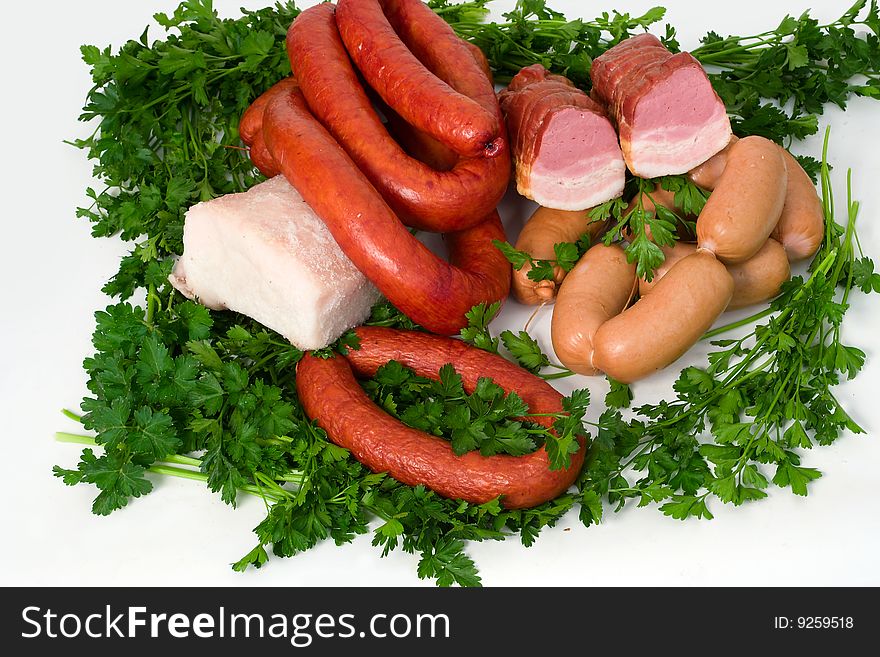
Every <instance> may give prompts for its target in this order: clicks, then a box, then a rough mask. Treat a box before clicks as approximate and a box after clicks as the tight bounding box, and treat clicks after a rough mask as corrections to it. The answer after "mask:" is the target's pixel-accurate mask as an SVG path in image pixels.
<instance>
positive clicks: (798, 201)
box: [688, 137, 825, 261]
mask: <svg viewBox="0 0 880 657" xmlns="http://www.w3.org/2000/svg"><path fill="white" fill-rule="evenodd" d="M736 141H737V137H733V139H732V140H731V143H730V145H729V146H728V147H727V148H725V149H724V150H723V151H721V152H720V153H718V154H717V155H715V156H713V157H711V158H710V159H709V160H708V161H707V162H705V163H704V164H701V165H700V166H698V167H696V168H695V169H692V170H691V171H690V173H688V177H689V178H690V180H691V182H693V183H694V184H695V185H697V186H698V187H701V188H702V189H705V190H708V191H712V190H713V189H714V188H715V185H716V184H717V183H718V179H719V178H720V177H721V174H722V173H723V172H724V167H725V166H727V156H728V154H729V153H730V149H731V148H732V147H733V144H734V143H735V142H736ZM779 149H780V151H781V152H782V157H783V159H784V160H785V168H786V173H787V178H788V183H787V185H786V190H785V203H784V204H783V206H782V214H781V215H780V216H779V221H778V222H777V223H776V227H775V228H774V229H773V232H772V233H771V234H770V236H771V237H773V239H775V240H776V241H778V242H779V243H781V244H782V246H783V247H784V248H785V252H786V253H787V254H788V258H789V260H791V261H795V260H802V259H804V258H809V257H810V256H812V255H814V254H815V253H816V251H818V250H819V247H820V246H821V245H822V239H823V238H824V236H825V214H824V210H823V209H822V200H821V199H820V198H819V194H818V193H817V192H816V186H815V185H814V184H813V181H812V180H810V176H808V175H807V172H806V171H804V168H803V167H802V166H801V164H800V162H798V161H797V158H795V157H794V156H793V155H792V154H791V153H789V152H788V151H787V150H786V149H784V148H782V146H780V147H779Z"/></svg>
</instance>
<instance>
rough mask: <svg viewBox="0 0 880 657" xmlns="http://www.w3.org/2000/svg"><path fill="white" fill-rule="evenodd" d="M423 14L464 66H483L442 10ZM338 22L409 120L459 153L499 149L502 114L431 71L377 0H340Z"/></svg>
mask: <svg viewBox="0 0 880 657" xmlns="http://www.w3.org/2000/svg"><path fill="white" fill-rule="evenodd" d="M402 1H403V0H398V2H402ZM413 1H414V2H415V1H417V0H413ZM419 4H421V3H420V2H419ZM414 10H415V9H414ZM432 14H433V12H432ZM423 15H424V16H425V19H424V20H425V22H426V24H425V25H423V27H424V28H425V29H427V30H428V34H427V36H426V39H427V40H436V41H437V42H438V43H439V42H442V43H444V44H445V45H448V47H449V49H450V52H451V54H452V56H454V57H455V58H456V60H457V61H459V62H460V65H461V66H471V67H473V69H474V70H477V71H478V70H479V68H478V67H477V64H476V62H475V61H474V59H473V57H472V56H471V54H470V53H469V52H468V51H467V47H466V46H464V45H461V40H460V39H458V37H457V36H456V35H455V33H454V32H453V31H452V28H451V27H449V25H448V24H447V23H446V22H445V21H443V19H441V18H440V17H438V16H436V15H432V16H430V17H429V16H427V14H424V13H423ZM427 21H430V22H429V23H427ZM294 22H295V21H294ZM336 22H337V25H338V26H339V34H340V35H341V37H342V40H343V41H344V42H345V46H346V49H347V50H348V52H349V54H350V55H351V58H352V60H353V61H354V63H355V64H356V66H357V67H358V69H359V70H360V72H361V73H362V74H363V76H364V79H365V80H366V81H367V83H368V84H369V85H370V86H371V87H372V88H373V89H375V90H376V92H377V93H378V94H379V95H380V96H381V97H382V99H383V100H384V101H385V103H386V104H387V105H388V106H389V107H391V108H392V109H393V110H394V111H395V112H397V113H398V114H399V115H400V116H402V117H403V118H404V119H405V120H406V122H407V123H409V124H410V125H412V126H414V127H415V128H417V129H418V130H420V131H421V132H424V133H426V134H428V135H430V136H431V137H433V138H434V139H436V140H438V141H439V142H441V143H442V144H444V145H446V146H448V147H449V148H451V149H452V150H453V151H455V152H456V153H458V154H459V155H462V156H465V157H495V156H496V155H498V151H499V148H500V147H501V146H502V144H503V142H504V141H505V140H504V139H503V137H502V136H501V126H500V124H499V122H498V116H497V115H496V114H494V113H492V112H490V111H487V110H486V108H484V107H482V106H481V105H480V104H479V103H478V102H476V101H475V100H474V99H473V98H468V97H467V96H465V95H463V94H460V93H459V92H457V91H456V90H455V89H453V88H452V87H450V86H449V85H448V84H447V83H446V82H444V81H443V80H441V79H440V78H438V77H437V76H436V75H434V74H433V73H431V72H430V71H428V70H427V69H426V68H425V66H424V65H423V64H422V63H421V62H420V61H419V60H418V59H417V58H416V56H415V55H414V54H413V53H412V52H411V51H410V49H409V48H407V47H406V45H405V44H404V43H403V41H401V39H400V37H399V36H398V35H397V33H396V32H395V31H394V28H392V27H391V24H390V23H389V22H388V19H387V18H386V17H385V14H384V13H383V12H382V7H381V6H380V4H379V2H378V1H377V0H340V1H339V3H338V6H337V9H336ZM456 51H457V52H456ZM480 73H481V74H482V72H480ZM297 75H298V76H299V73H297Z"/></svg>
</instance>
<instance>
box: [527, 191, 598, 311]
mask: <svg viewBox="0 0 880 657" xmlns="http://www.w3.org/2000/svg"><path fill="white" fill-rule="evenodd" d="M606 226H607V222H606V221H592V220H591V219H590V217H589V214H588V211H586V210H583V211H575V212H570V211H568V210H552V209H550V208H545V207H539V208H538V209H537V210H535V212H534V213H533V214H532V216H531V217H530V218H529V220H528V221H527V222H526V225H525V226H523V229H522V232H520V234H519V238H518V239H517V240H516V246H515V248H516V249H517V250H519V251H523V252H525V253H528V254H529V255H530V256H531V257H532V258H533V259H534V260H555V259H556V252H555V251H554V249H553V247H554V246H555V245H556V244H559V243H560V242H577V241H578V240H579V239H580V238H581V237H582V236H583V235H584V234H589V236H590V239H595V238H596V237H598V236H599V235H601V234H602V232H603V231H604V230H605V228H606ZM531 269H532V267H531V265H530V264H529V263H526V264H525V265H523V267H522V268H521V269H519V270H517V269H514V270H513V294H514V296H515V297H516V298H517V300H518V301H519V302H520V303H524V304H527V305H531V306H536V305H538V304H540V303H544V302H545V301H552V300H553V299H554V298H555V297H556V290H557V289H558V287H559V285H560V284H561V283H562V281H563V279H564V278H565V276H566V274H567V272H566V271H565V270H564V269H563V268H562V267H559V266H554V267H553V280H552V281H547V280H545V281H533V280H532V279H531V278H529V271H531Z"/></svg>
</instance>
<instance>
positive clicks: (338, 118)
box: [287, 0, 511, 232]
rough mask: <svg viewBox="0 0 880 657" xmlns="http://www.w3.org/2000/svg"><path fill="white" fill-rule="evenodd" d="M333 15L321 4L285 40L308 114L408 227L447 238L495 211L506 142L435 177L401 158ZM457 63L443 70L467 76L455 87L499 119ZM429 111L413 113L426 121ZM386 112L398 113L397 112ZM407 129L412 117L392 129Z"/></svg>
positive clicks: (481, 84) (504, 175) (480, 80)
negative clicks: (493, 152)
mask: <svg viewBox="0 0 880 657" xmlns="http://www.w3.org/2000/svg"><path fill="white" fill-rule="evenodd" d="M371 2H372V3H373V4H375V0H371ZM334 9H335V8H334V7H333V5H330V4H322V5H317V6H315V7H312V8H310V9H307V10H305V11H304V12H302V13H301V14H300V15H299V16H298V17H297V19H296V20H295V21H294V22H293V24H292V25H291V27H290V30H289V32H288V35H287V47H288V53H289V54H290V62H291V67H292V68H293V71H294V73H295V75H296V78H297V80H298V81H299V84H300V86H301V88H302V92H303V95H304V96H305V97H306V100H307V101H308V104H309V108H310V109H311V110H312V113H313V114H314V115H315V116H316V117H317V118H318V120H320V121H321V123H322V124H323V125H324V127H325V128H327V129H328V130H329V131H330V132H331V133H332V134H333V136H334V137H335V138H336V140H337V141H338V142H339V144H340V145H341V146H342V147H343V148H344V149H345V150H346V152H347V153H348V155H349V156H350V157H351V158H352V159H353V160H354V161H355V163H356V164H357V165H358V167H359V168H360V170H361V171H363V173H364V174H365V175H366V176H367V178H368V179H369V180H370V182H371V183H372V184H373V185H374V186H375V187H376V189H378V190H379V192H380V193H381V194H382V196H383V197H384V198H385V200H386V202H387V203H388V204H389V205H390V206H391V207H392V209H393V210H394V211H395V212H396V213H397V214H398V216H399V217H400V218H401V220H402V221H404V222H405V223H406V224H407V225H410V226H412V227H414V228H418V229H421V230H429V231H434V232H446V231H451V230H462V229H464V228H469V227H471V226H474V225H475V224H477V223H479V222H480V221H482V220H483V218H484V217H485V216H486V215H487V214H489V213H490V212H492V211H493V210H494V209H495V207H496V206H497V205H498V202H499V201H500V200H501V198H502V197H503V196H504V192H505V191H506V190H507V184H508V182H509V180H510V175H511V171H510V156H509V153H508V148H507V142H506V140H500V141H499V143H498V152H497V153H496V156H495V157H492V158H484V157H480V158H470V159H460V158H458V156H456V158H455V160H451V161H450V160H447V162H448V163H449V164H451V165H454V166H452V168H451V170H449V171H437V170H435V169H433V168H431V166H429V165H427V164H424V163H422V162H420V161H418V160H417V159H413V158H412V157H410V156H409V155H407V153H406V152H405V151H404V150H403V149H402V148H401V147H400V146H399V145H398V144H397V143H395V141H394V140H393V139H392V138H391V136H390V135H389V134H388V131H387V130H386V129H385V126H383V125H382V122H381V120H380V118H379V116H378V114H377V113H376V112H375V110H374V109H373V104H372V102H371V101H370V98H369V97H368V95H367V93H366V91H365V90H364V88H363V87H362V86H361V82H360V80H359V79H358V74H357V72H356V71H355V69H354V68H353V66H352V64H351V61H350V60H349V55H348V53H347V52H346V50H345V45H344V44H343V42H342V40H341V38H340V35H339V31H338V29H337V26H336V20H335V15H334ZM428 11H430V10H428ZM335 13H338V11H337V12H335ZM380 13H381V11H380ZM438 20H439V19H438ZM385 22H386V24H387V21H385ZM441 22H442V20H441ZM389 29H390V26H389ZM395 38H396V37H395ZM398 42H399V40H398ZM401 47H403V48H404V49H405V47H404V46H403V45H402V44H401ZM407 52H409V51H407ZM409 56H410V57H412V55H411V54H410V55H409ZM461 57H462V59H461V60H456V61H454V62H450V63H449V64H447V66H449V67H458V68H462V69H465V70H469V69H473V70H472V72H471V74H469V75H465V74H464V73H460V74H458V75H457V77H455V80H456V81H457V82H456V83H457V84H459V85H460V86H461V88H462V89H464V90H466V91H468V92H469V93H471V94H473V95H474V96H476V97H478V98H479V99H480V102H481V103H483V104H486V105H487V106H489V107H491V105H490V103H491V104H494V106H495V110H494V111H495V112H496V114H500V110H498V109H497V102H496V101H495V93H494V89H493V87H492V86H491V83H490V82H489V80H488V78H486V76H485V75H484V73H483V72H482V70H481V69H480V68H479V66H478V64H477V62H476V59H475V57H474V55H473V54H472V53H471V51H470V49H469V48H467V47H463V49H462V53H461ZM420 66H421V65H420ZM422 68H424V67H422ZM445 70H446V69H444V71H445ZM447 72H448V71H447ZM425 74H426V75H431V74H430V73H428V72H427V71H425ZM470 102H473V103H475V104H477V103H476V101H470ZM477 106H478V107H480V105H479V104H477ZM431 107H434V106H433V105H424V106H420V107H418V108H417V109H418V112H420V113H423V114H424V113H426V112H428V113H430V110H429V109H428V108H431ZM391 109H392V110H394V111H395V112H397V113H401V112H400V106H399V105H398V106H396V107H395V106H394V105H391ZM484 111H486V112H488V111H489V110H488V109H486V110H484ZM406 122H409V123H412V120H411V117H408V116H406V115H402V119H400V120H397V121H396V122H394V124H395V125H396V126H397V127H398V128H400V124H402V123H406ZM413 125H415V124H413ZM415 127H416V128H418V126H415ZM446 168H448V167H446Z"/></svg>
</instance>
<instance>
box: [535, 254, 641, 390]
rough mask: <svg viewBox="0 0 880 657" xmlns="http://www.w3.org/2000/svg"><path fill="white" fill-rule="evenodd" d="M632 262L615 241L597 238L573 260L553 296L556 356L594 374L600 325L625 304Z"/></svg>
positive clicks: (632, 284)
mask: <svg viewBox="0 0 880 657" xmlns="http://www.w3.org/2000/svg"><path fill="white" fill-rule="evenodd" d="M637 286H638V279H637V278H636V267H635V265H634V264H631V263H628V262H627V261H626V253H625V252H624V250H623V249H622V248H621V247H619V246H618V245H616V244H613V245H611V246H605V245H604V244H601V243H600V244H596V245H595V246H593V247H591V248H590V250H589V251H587V252H586V253H585V254H584V255H583V257H582V258H581V259H580V261H578V263H577V264H576V265H575V267H574V269H572V270H571V271H570V272H569V273H568V276H566V277H565V280H564V281H563V282H562V285H561V286H560V288H559V294H558V295H557V297H556V306H555V307H554V309H553V319H552V321H551V324H550V338H551V340H552V342H553V351H554V352H555V353H556V357H557V358H558V359H559V361H560V362H561V363H562V364H563V365H565V366H566V367H567V368H568V369H570V370H571V371H573V372H577V373H578V374H599V373H600V366H599V365H598V364H597V363H596V360H595V356H594V352H595V349H596V337H597V332H598V331H599V329H600V327H601V326H602V325H603V324H605V323H606V322H607V321H609V320H610V319H611V318H613V317H615V316H617V315H619V314H620V313H621V312H623V310H624V309H625V308H626V307H627V306H628V305H629V302H630V301H631V300H632V298H633V295H634V294H635V291H636V289H637Z"/></svg>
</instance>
